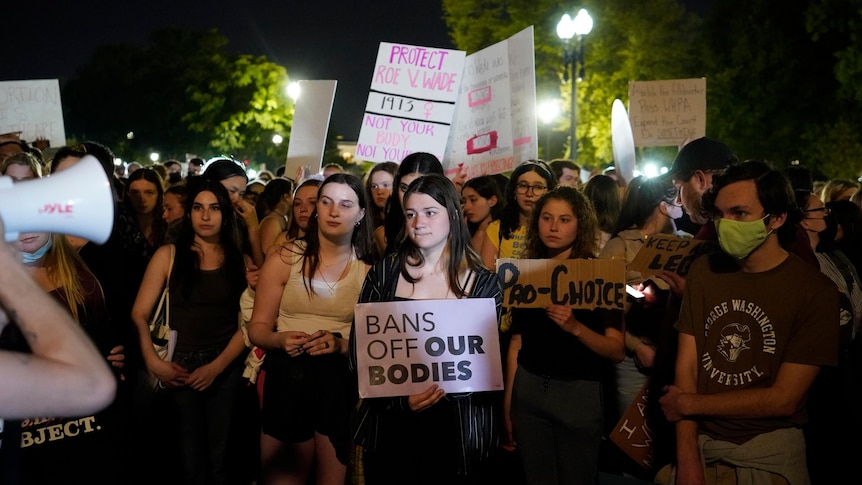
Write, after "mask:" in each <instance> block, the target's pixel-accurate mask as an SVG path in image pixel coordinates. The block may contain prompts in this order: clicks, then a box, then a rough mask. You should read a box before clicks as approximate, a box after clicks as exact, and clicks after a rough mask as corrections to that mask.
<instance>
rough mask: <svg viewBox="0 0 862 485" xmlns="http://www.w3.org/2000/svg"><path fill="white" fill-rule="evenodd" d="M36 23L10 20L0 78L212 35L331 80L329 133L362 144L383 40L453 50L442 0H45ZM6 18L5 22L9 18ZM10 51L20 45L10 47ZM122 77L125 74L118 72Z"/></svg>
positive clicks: (293, 72)
mask: <svg viewBox="0 0 862 485" xmlns="http://www.w3.org/2000/svg"><path fill="white" fill-rule="evenodd" d="M45 3H47V4H56V5H50V6H46V7H44V12H43V13H41V14H38V15H37V17H38V20H37V19H35V18H30V19H24V18H23V17H21V18H19V20H22V21H21V22H12V21H7V22H4V24H6V25H5V27H4V32H3V37H4V39H6V42H4V44H5V48H4V49H3V50H4V54H3V56H2V58H0V80H19V79H54V78H59V79H61V82H62V80H64V79H69V78H71V77H74V75H75V70H76V69H77V68H78V67H79V66H81V65H83V64H86V63H87V61H89V59H90V55H91V53H92V52H93V50H94V49H95V48H96V47H98V46H100V45H104V44H111V43H115V42H120V41H132V42H136V43H140V44H144V43H145V42H146V40H147V38H148V36H149V34H150V32H152V31H153V30H157V29H159V28H163V27H174V26H182V27H189V28H205V29H209V28H216V29H218V30H219V32H220V33H221V34H222V35H224V36H225V37H227V39H228V40H229V43H228V46H227V47H228V49H229V50H231V51H233V52H236V53H242V54H253V55H265V56H266V57H267V58H268V59H269V60H270V61H272V62H274V63H276V64H279V65H282V66H285V68H287V73H288V76H289V77H290V79H291V80H300V79H335V80H337V81H338V88H337V91H336V95H335V106H334V107H333V114H332V129H333V130H334V131H335V133H336V134H340V135H344V137H345V138H346V139H356V137H357V136H358V135H359V126H360V122H361V120H362V112H363V110H364V107H365V99H366V97H367V95H368V88H369V86H370V84H371V74H372V70H373V68H374V61H375V59H376V56H377V48H378V45H379V44H380V42H400V43H406V44H415V45H423V46H431V47H442V48H450V49H452V48H454V46H453V44H452V42H451V40H450V39H449V36H448V34H447V32H446V25H445V23H444V22H443V18H442V17H443V11H442V7H441V5H440V2H439V1H428V0H418V1H406V0H351V1H344V0H341V1H339V0H286V1H284V0H283V1H269V0H246V1H242V2H238V1H234V2H227V1H223V0H211V1H208V2H207V1H188V0H149V1H147V2H117V1H113V0H95V1H82V2H67V1H49V2H45ZM7 20H9V19H7ZM10 46H14V48H10ZM117 76H122V73H119V72H118V73H117Z"/></svg>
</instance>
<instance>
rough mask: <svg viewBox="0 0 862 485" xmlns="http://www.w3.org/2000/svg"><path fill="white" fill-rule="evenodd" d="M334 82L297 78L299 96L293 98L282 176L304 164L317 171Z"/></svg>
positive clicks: (289, 173) (311, 171) (327, 123)
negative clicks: (293, 105)
mask: <svg viewBox="0 0 862 485" xmlns="http://www.w3.org/2000/svg"><path fill="white" fill-rule="evenodd" d="M337 83H338V82H337V81H299V83H298V84H299V97H298V98H296V105H295V107H294V112H293V125H292V126H291V129H290V140H289V142H288V144H287V161H286V162H285V167H284V175H285V176H287V177H293V176H294V174H295V173H296V169H297V168H299V167H306V169H307V172H308V173H310V174H314V173H317V172H318V171H320V166H321V164H322V163H323V150H324V147H325V146H326V134H327V132H328V131H329V117H330V116H331V114H332V103H333V102H334V101H335V87H336V84H337Z"/></svg>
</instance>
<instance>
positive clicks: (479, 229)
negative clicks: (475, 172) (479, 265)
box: [461, 175, 506, 252]
mask: <svg viewBox="0 0 862 485" xmlns="http://www.w3.org/2000/svg"><path fill="white" fill-rule="evenodd" d="M505 206H506V202H505V200H504V199H503V191H502V190H501V189H500V184H498V183H497V181H496V180H495V179H494V176H492V175H482V176H480V177H475V178H472V179H470V180H468V181H467V182H466V183H465V184H464V188H462V189H461V207H462V209H463V210H464V219H465V220H466V221H467V229H469V230H470V243H471V244H472V245H473V249H475V250H476V252H479V250H480V249H481V247H482V243H483V242H484V241H485V232H486V231H487V230H488V225H489V224H491V223H492V222H494V221H496V220H498V219H499V218H500V215H501V214H502V213H503V208H504V207H505Z"/></svg>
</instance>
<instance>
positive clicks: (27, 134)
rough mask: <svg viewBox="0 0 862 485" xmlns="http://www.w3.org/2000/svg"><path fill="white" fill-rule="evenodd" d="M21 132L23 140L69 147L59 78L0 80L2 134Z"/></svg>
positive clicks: (0, 127)
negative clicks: (67, 145)
mask: <svg viewBox="0 0 862 485" xmlns="http://www.w3.org/2000/svg"><path fill="white" fill-rule="evenodd" d="M16 131H20V132H22V133H21V139H22V140H27V141H28V142H32V141H35V140H40V139H45V140H48V141H50V142H51V146H55V147H61V146H63V145H65V144H66V126H65V125H64V123H63V105H62V103H61V102H60V83H59V81H57V80H56V79H35V80H29V81H0V133H12V132H16Z"/></svg>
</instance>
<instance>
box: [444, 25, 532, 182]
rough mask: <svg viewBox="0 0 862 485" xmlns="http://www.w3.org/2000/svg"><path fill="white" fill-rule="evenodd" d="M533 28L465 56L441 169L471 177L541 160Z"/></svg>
mask: <svg viewBox="0 0 862 485" xmlns="http://www.w3.org/2000/svg"><path fill="white" fill-rule="evenodd" d="M534 52H535V50H534V45H533V27H532V26H530V27H528V28H526V29H524V30H522V31H521V32H518V33H517V34H515V35H513V36H512V37H509V38H508V39H506V40H504V41H502V42H498V43H496V44H494V45H492V46H490V47H486V48H485V49H482V50H480V51H478V52H475V53H473V54H470V55H469V56H467V60H466V63H465V66H464V82H463V83H462V84H461V92H460V93H459V95H458V104H457V106H456V111H455V120H454V121H453V123H452V130H451V133H450V135H449V142H448V148H447V150H446V156H445V158H444V159H443V168H444V169H445V171H446V174H447V175H452V174H453V173H454V172H455V171H457V170H458V164H462V163H463V164H464V167H466V169H467V178H473V177H477V176H479V175H486V174H495V173H501V172H506V171H509V170H512V169H513V168H515V165H517V164H518V163H520V162H521V161H523V160H528V159H532V158H538V154H539V145H538V135H537V133H538V132H537V127H536V67H535V56H534V54H533V53H534Z"/></svg>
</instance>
